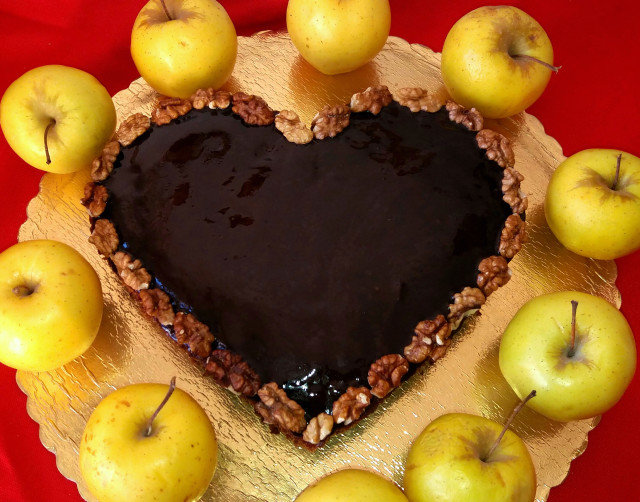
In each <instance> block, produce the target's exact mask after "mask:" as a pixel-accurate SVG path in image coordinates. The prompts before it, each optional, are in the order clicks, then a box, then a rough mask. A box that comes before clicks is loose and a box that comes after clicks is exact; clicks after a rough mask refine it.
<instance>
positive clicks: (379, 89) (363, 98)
mask: <svg viewBox="0 0 640 502" xmlns="http://www.w3.org/2000/svg"><path fill="white" fill-rule="evenodd" d="M392 100H393V96H391V93H390V92H389V88H388V87H387V86H386V85H376V86H374V87H369V88H367V90H365V91H364V92H358V93H356V94H354V95H353V96H352V97H351V111H352V112H371V113H373V114H374V115H378V113H380V111H381V110H382V108H384V107H385V106H387V105H388V104H389V103H391V101H392Z"/></svg>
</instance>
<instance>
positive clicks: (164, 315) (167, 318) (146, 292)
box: [140, 289, 176, 326]
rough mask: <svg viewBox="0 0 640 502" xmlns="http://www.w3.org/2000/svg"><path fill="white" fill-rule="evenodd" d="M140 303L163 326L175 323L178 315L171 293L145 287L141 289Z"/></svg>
mask: <svg viewBox="0 0 640 502" xmlns="http://www.w3.org/2000/svg"><path fill="white" fill-rule="evenodd" d="M140 303H141V304H142V310H144V311H145V312H146V313H147V315H149V316H151V317H153V318H154V319H155V320H156V321H158V322H159V323H160V324H162V325H163V326H171V325H172V324H173V321H174V320H175V317H176V316H175V313H174V312H173V307H172V306H171V301H170V300H169V295H167V293H165V292H164V291H162V290H161V289H143V290H142V291H140Z"/></svg>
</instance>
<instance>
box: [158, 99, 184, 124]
mask: <svg viewBox="0 0 640 502" xmlns="http://www.w3.org/2000/svg"><path fill="white" fill-rule="evenodd" d="M191 108H192V105H191V101H189V100H188V99H180V98H171V97H169V96H160V97H159V98H158V103H157V106H156V107H155V109H154V110H153V111H152V112H151V120H152V121H153V123H154V124H156V125H165V124H168V123H169V122H171V121H172V120H173V119H177V118H178V117H180V116H182V115H184V114H186V113H187V112H188V111H189V110H191Z"/></svg>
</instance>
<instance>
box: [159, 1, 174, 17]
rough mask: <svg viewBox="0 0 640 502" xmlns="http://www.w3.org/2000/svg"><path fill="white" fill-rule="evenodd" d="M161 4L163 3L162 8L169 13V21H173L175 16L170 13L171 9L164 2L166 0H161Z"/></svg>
mask: <svg viewBox="0 0 640 502" xmlns="http://www.w3.org/2000/svg"><path fill="white" fill-rule="evenodd" d="M160 4H161V5H162V9H163V10H164V13H165V14H166V15H167V18H168V19H169V21H173V18H172V17H171V14H169V9H167V6H166V5H165V3H164V0H160Z"/></svg>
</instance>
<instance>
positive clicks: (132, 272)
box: [111, 251, 151, 291]
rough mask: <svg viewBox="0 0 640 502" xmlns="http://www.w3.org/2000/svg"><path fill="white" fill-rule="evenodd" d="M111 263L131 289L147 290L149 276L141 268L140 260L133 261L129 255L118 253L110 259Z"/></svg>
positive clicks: (122, 252) (149, 280)
mask: <svg viewBox="0 0 640 502" xmlns="http://www.w3.org/2000/svg"><path fill="white" fill-rule="evenodd" d="M111 261H112V262H113V264H114V265H115V266H116V270H117V271H118V274H119V275H120V277H121V278H122V281H123V282H124V283H125V284H126V285H127V286H129V287H130V288H131V289H133V290H135V291H140V290H141V289H148V288H149V283H150V282H151V275H149V272H147V270H146V269H145V268H143V267H142V262H140V260H134V259H133V257H132V256H131V255H130V254H129V253H126V252H124V251H118V252H117V253H115V254H114V255H113V256H112V257H111Z"/></svg>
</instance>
